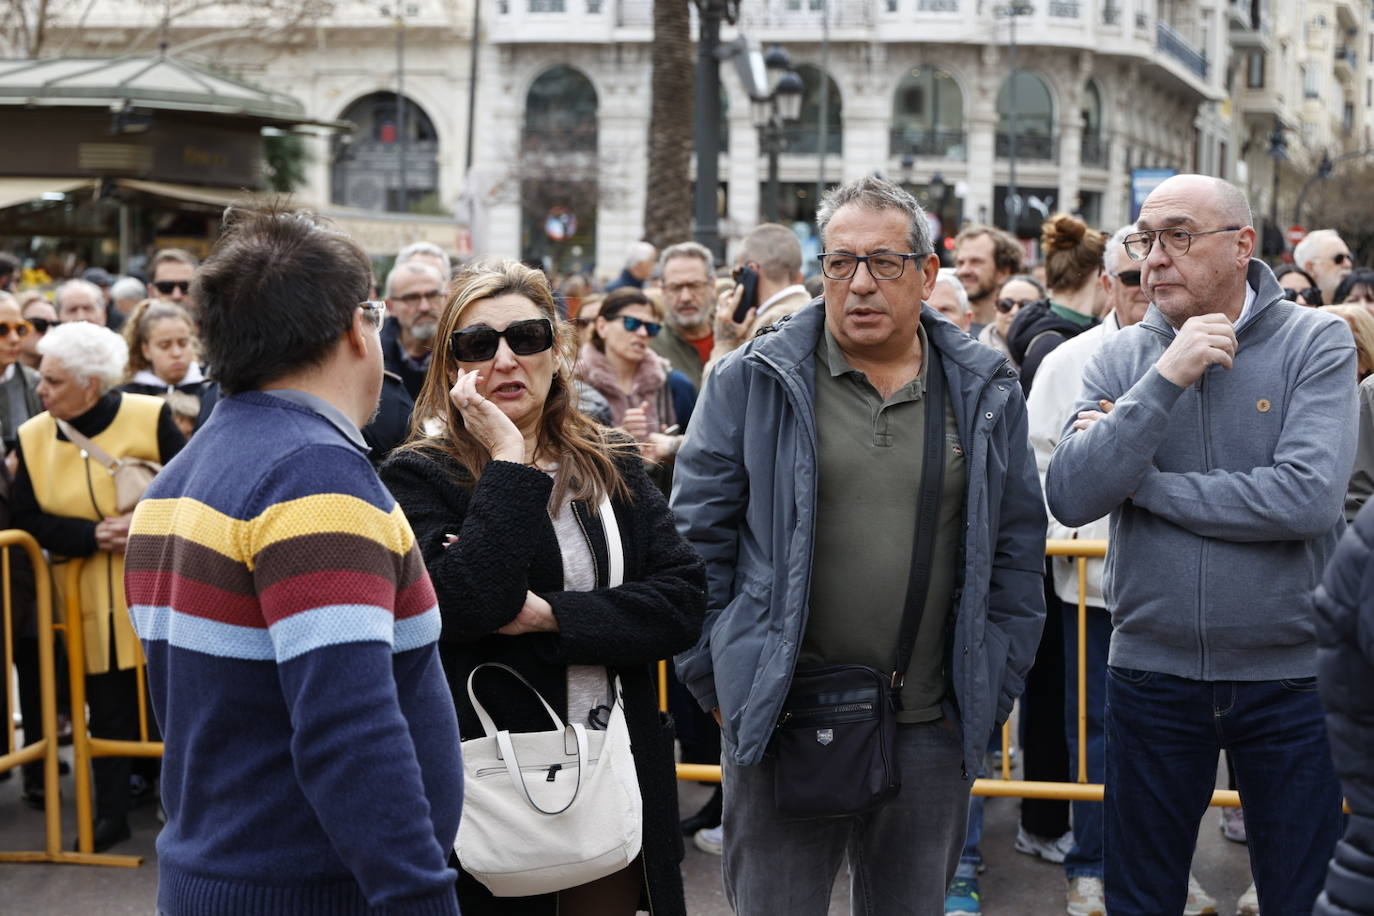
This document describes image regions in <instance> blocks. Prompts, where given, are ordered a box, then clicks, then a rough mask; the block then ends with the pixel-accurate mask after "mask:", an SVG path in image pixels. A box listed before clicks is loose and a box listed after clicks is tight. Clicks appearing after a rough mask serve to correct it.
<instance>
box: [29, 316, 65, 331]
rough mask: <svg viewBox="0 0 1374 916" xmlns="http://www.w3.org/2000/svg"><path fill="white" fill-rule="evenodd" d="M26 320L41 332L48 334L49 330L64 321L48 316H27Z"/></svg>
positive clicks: (35, 329)
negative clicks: (51, 319)
mask: <svg viewBox="0 0 1374 916" xmlns="http://www.w3.org/2000/svg"><path fill="white" fill-rule="evenodd" d="M24 320H25V321H27V322H28V323H29V325H30V326H31V327H32V328H33V329H34V331H35V332H37V333H39V334H46V333H48V331H49V330H51V329H52V328H55V327H57V326H58V325H59V324H61V323H62V322H60V321H49V320H48V319H46V318H25V319H24Z"/></svg>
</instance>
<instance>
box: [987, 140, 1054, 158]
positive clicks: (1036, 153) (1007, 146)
mask: <svg viewBox="0 0 1374 916" xmlns="http://www.w3.org/2000/svg"><path fill="white" fill-rule="evenodd" d="M1058 145H1059V144H1058V143H1057V142H1056V140H1055V138H1054V137H1046V136H1044V135H1043V134H1017V135H1016V158H1017V159H1018V160H1020V159H1039V160H1045V161H1051V162H1052V161H1054V160H1055V159H1056V158H1057V156H1058V154H1057V152H1056V148H1057V147H1058ZM1010 156H1011V135H1010V134H1003V133H999V134H998V135H997V158H998V159H1007V158H1009V157H1010Z"/></svg>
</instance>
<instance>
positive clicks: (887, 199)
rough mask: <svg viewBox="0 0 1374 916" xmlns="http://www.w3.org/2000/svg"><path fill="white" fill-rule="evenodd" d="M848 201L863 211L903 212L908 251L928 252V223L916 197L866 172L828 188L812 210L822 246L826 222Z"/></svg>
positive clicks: (828, 223) (929, 250)
mask: <svg viewBox="0 0 1374 916" xmlns="http://www.w3.org/2000/svg"><path fill="white" fill-rule="evenodd" d="M849 204H856V205H857V206H860V207H862V208H864V209H865V210H874V211H879V210H900V211H901V212H902V213H905V214H906V216H907V221H908V222H909V223H910V224H911V230H910V232H908V233H907V242H908V244H909V245H910V246H911V250H912V252H914V253H916V254H930V252H931V245H930V223H928V222H927V221H926V212H925V211H924V210H922V209H921V205H920V204H918V203H917V202H916V198H914V197H912V196H911V195H910V194H909V193H907V192H906V191H904V190H902V188H900V187H898V186H897V185H895V184H893V183H892V182H890V181H887V180H885V179H883V178H879V177H878V176H877V175H866V176H864V177H863V178H860V179H859V180H858V181H851V182H850V183H849V184H844V185H840V186H839V187H835V188H831V189H830V190H829V191H826V192H825V195H824V196H823V197H821V204H820V207H819V208H817V210H816V230H817V232H818V233H819V234H820V238H821V245H822V246H824V245H825V229H826V227H827V226H829V225H830V220H831V219H832V218H834V216H835V214H836V212H838V211H839V209H840V208H841V207H844V206H847V205H849Z"/></svg>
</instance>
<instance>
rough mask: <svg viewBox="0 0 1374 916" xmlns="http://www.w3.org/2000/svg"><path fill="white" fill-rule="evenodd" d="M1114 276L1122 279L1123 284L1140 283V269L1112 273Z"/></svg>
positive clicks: (1135, 284)
mask: <svg viewBox="0 0 1374 916" xmlns="http://www.w3.org/2000/svg"><path fill="white" fill-rule="evenodd" d="M1112 276H1113V277H1116V278H1117V279H1118V280H1120V281H1121V284H1122V285H1123V286H1139V285H1140V271H1138V270H1123V271H1121V272H1120V273H1114V274H1112Z"/></svg>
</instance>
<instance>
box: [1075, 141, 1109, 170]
mask: <svg viewBox="0 0 1374 916" xmlns="http://www.w3.org/2000/svg"><path fill="white" fill-rule="evenodd" d="M1080 161H1081V162H1082V163H1083V164H1084V165H1091V166H1095V167H1097V168H1106V167H1107V141H1106V140H1104V139H1102V138H1101V137H1094V136H1090V135H1087V134H1084V135H1083V146H1082V148H1081V151H1080Z"/></svg>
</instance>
